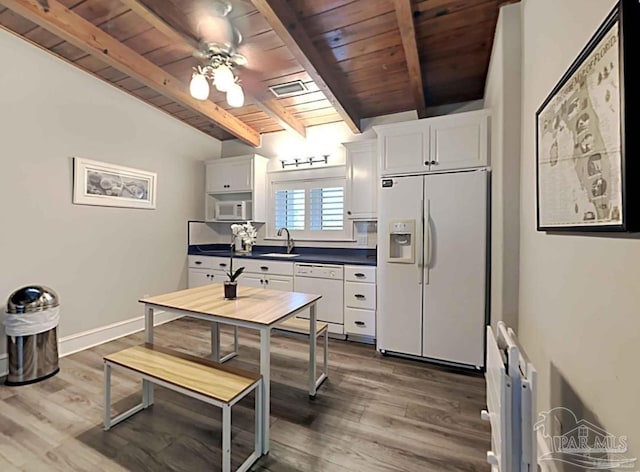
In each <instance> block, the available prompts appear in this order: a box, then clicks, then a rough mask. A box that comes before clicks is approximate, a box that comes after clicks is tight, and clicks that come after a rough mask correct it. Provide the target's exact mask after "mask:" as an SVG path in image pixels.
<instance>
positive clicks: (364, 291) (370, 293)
mask: <svg viewBox="0 0 640 472" xmlns="http://www.w3.org/2000/svg"><path fill="white" fill-rule="evenodd" d="M344 304H345V306H347V307H351V308H365V309H369V310H375V309H376V286H375V284H363V283H357V282H345V284H344Z"/></svg>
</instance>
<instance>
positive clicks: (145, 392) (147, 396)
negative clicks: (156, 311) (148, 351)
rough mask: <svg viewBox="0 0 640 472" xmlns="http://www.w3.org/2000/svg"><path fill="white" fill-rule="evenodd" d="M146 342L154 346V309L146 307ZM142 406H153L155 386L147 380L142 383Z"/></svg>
mask: <svg viewBox="0 0 640 472" xmlns="http://www.w3.org/2000/svg"><path fill="white" fill-rule="evenodd" d="M144 340H145V342H147V343H149V344H153V308H151V307H150V306H148V305H145V306H144ZM142 405H143V406H144V408H147V407H149V406H151V405H153V384H152V383H151V382H148V381H146V380H143V381H142Z"/></svg>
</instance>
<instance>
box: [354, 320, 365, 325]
mask: <svg viewBox="0 0 640 472" xmlns="http://www.w3.org/2000/svg"><path fill="white" fill-rule="evenodd" d="M355 324H356V325H358V326H364V325H365V322H364V321H356V322H355Z"/></svg>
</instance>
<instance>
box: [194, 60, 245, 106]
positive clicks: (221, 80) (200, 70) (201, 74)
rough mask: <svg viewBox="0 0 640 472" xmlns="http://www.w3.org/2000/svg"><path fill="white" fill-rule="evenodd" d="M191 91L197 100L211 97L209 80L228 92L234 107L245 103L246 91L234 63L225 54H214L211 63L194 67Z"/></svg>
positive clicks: (230, 102)
mask: <svg viewBox="0 0 640 472" xmlns="http://www.w3.org/2000/svg"><path fill="white" fill-rule="evenodd" d="M193 69H194V72H193V76H192V77H191V83H190V84H189V92H190V93H191V96H192V97H193V98H195V99H196V100H207V99H208V98H209V91H210V87H209V82H211V83H212V84H213V86H214V87H215V88H216V90H218V91H219V92H226V94H227V103H228V104H229V106H232V107H234V108H240V107H241V106H242V105H244V91H243V90H242V87H241V86H240V83H239V81H238V78H237V77H236V76H235V74H234V73H233V63H232V62H231V60H230V59H229V57H228V56H226V55H224V54H215V55H212V56H211V58H210V59H209V64H207V65H205V66H197V67H194V68H193Z"/></svg>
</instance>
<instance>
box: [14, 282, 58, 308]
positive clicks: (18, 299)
mask: <svg viewBox="0 0 640 472" xmlns="http://www.w3.org/2000/svg"><path fill="white" fill-rule="evenodd" d="M58 305H59V300H58V295H57V294H56V292H54V291H53V290H51V289H50V288H49V287H44V286H42V285H29V286H27V287H22V288H19V289H18V290H16V291H15V292H13V293H12V294H11V296H10V297H9V300H8V301H7V313H29V312H33V311H42V310H46V309H48V308H54V307H56V306H58Z"/></svg>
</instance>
